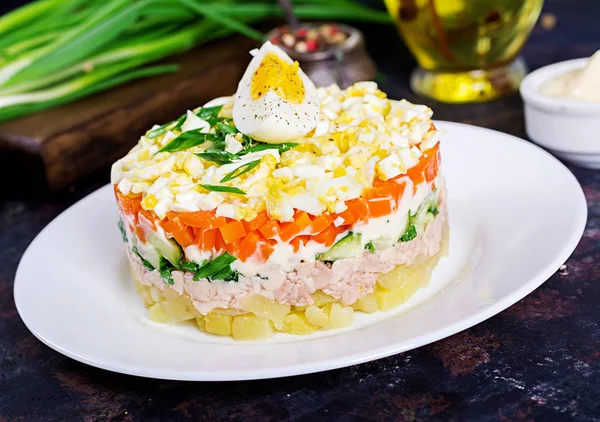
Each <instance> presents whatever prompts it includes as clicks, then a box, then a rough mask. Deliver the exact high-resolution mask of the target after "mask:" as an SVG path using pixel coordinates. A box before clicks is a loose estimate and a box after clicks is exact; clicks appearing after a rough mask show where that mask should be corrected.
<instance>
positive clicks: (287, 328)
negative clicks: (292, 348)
mask: <svg viewBox="0 0 600 422" xmlns="http://www.w3.org/2000/svg"><path fill="white" fill-rule="evenodd" d="M284 323H285V325H284V326H283V328H282V329H281V331H283V332H284V333H290V334H300V335H306V334H312V333H314V332H315V331H317V328H316V327H315V326H313V325H311V324H309V323H308V321H307V320H306V316H305V315H304V314H303V313H291V314H289V315H288V316H286V317H285V320H284Z"/></svg>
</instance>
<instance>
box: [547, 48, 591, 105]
mask: <svg viewBox="0 0 600 422" xmlns="http://www.w3.org/2000/svg"><path fill="white" fill-rule="evenodd" d="M541 93H542V94H544V95H547V96H549V97H559V98H569V99H574V100H584V101H600V50H599V51H597V52H596V53H595V54H594V55H593V56H592V57H590V59H589V60H588V62H587V65H586V66H585V67H584V68H581V69H575V70H572V71H570V72H567V73H565V74H562V75H560V76H557V77H556V78H554V79H552V80H551V81H550V82H548V83H546V84H545V85H544V86H542V89H541Z"/></svg>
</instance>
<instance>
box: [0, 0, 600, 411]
mask: <svg viewBox="0 0 600 422" xmlns="http://www.w3.org/2000/svg"><path fill="white" fill-rule="evenodd" d="M9 3H10V2H6V0H4V1H3V2H2V5H0V8H8V7H9ZM12 3H13V4H16V3H18V2H16V1H13V2H12ZM544 12H545V13H552V14H554V15H556V17H557V19H558V20H557V25H556V27H555V28H554V29H552V30H546V29H543V28H541V26H540V25H538V26H537V27H536V29H535V30H534V32H533V35H532V37H531V39H530V41H529V43H528V44H527V46H526V48H525V50H524V53H523V54H524V56H525V58H526V60H527V62H528V64H529V65H530V67H531V68H537V67H540V66H543V65H546V64H549V63H552V62H555V61H559V60H565V59H570V58H576V57H583V56H588V55H590V54H592V53H593V52H594V51H596V50H597V49H600V1H599V0H547V1H546V5H545V7H544ZM363 29H364V30H365V32H366V34H367V40H368V44H369V50H370V51H371V53H372V55H373V56H374V58H375V59H376V61H377V63H378V64H379V67H380V70H381V71H382V73H383V74H384V75H385V77H386V79H385V83H383V88H384V89H385V90H387V91H388V92H389V93H390V96H391V97H394V98H400V97H407V98H409V99H411V100H416V101H418V102H423V100H420V99H418V98H415V97H414V96H413V95H412V94H410V93H409V92H408V90H407V78H408V74H409V71H410V69H411V67H412V66H413V64H414V63H413V60H412V59H411V58H410V55H409V54H408V53H407V51H406V50H405V49H404V48H403V46H402V44H401V43H400V41H399V40H398V38H397V37H396V35H395V33H394V30H393V29H391V28H384V27H374V26H365V27H363ZM390 40H393V41H390ZM429 105H430V106H432V107H433V108H434V110H435V111H436V116H435V117H436V118H438V119H444V120H454V121H461V122H468V123H471V124H475V125H479V126H484V127H489V128H494V129H497V130H501V131H504V132H508V133H511V134H514V135H517V136H521V137H524V136H525V133H524V127H523V112H522V104H521V100H520V98H519V97H518V96H517V95H514V96H512V97H509V98H506V99H504V100H501V101H496V102H493V103H490V104H486V105H471V106H451V105H442V104H435V103H431V102H430V103H429ZM571 169H572V171H573V172H574V173H575V175H576V176H577V178H578V180H579V181H580V183H581V184H582V186H583V188H584V191H585V195H586V197H587V201H588V206H589V221H588V224H587V228H586V231H585V234H584V235H583V239H582V241H581V243H580V244H579V246H578V247H577V249H576V251H575V253H574V254H573V256H572V257H571V258H570V259H569V260H568V261H567V263H566V268H563V269H562V270H561V271H559V272H558V273H556V274H555V275H554V276H553V277H552V278H550V280H548V281H547V282H546V283H545V284H544V285H543V286H541V287H540V288H539V289H537V290H536V291H535V292H533V293H532V294H531V295H529V296H528V297H526V298H525V299H523V300H522V301H520V302H519V303H517V304H516V305H514V306H512V307H511V308H509V309H508V310H506V311H504V312H502V313H501V314H499V315H497V316H495V317H493V318H491V319H489V320H488V321H486V322H484V323H482V324H479V325H478V326H476V327H474V328H471V329H469V330H467V331H464V332H462V333H459V334H457V335H455V336H452V337H450V338H447V339H445V340H443V341H439V342H437V343H435V344H432V345H429V346H426V347H422V348H420V349H417V350H414V351H411V352H408V353H404V354H401V355H397V356H393V357H390V358H387V359H382V360H379V361H377V362H372V363H367V364H363V365H359V366H354V367H350V368H346V369H340V370H335V371H330V372H325V373H320V374H314V375H306V376H299V377H293V378H285V379H277V380H266V381H251V382H237V383H184V382H168V381H154V380H148V379H141V378H135V377H130V376H124V375H118V374H113V373H109V372H106V371H102V370H98V369H94V368H91V367H88V366H86V365H83V364H80V363H78V362H75V361H72V360H70V359H68V358H66V357H63V356H61V355H59V354H58V353H56V352H54V351H52V350H50V349H49V348H47V347H46V346H44V345H42V344H41V343H40V342H38V341H37V340H36V339H35V338H34V337H33V336H32V335H31V334H30V333H29V332H28V331H27V330H26V328H25V327H24V325H23V324H22V323H21V321H20V319H19V317H18V315H17V312H16V310H15V306H14V302H13V298H12V283H13V279H14V275H15V270H16V267H17V263H18V261H19V259H20V257H21V255H22V254H23V252H24V250H25V248H26V247H27V245H28V244H29V243H30V242H31V240H32V239H33V238H34V237H35V236H36V234H37V233H38V232H39V231H40V230H41V229H42V228H43V227H44V226H45V225H46V224H47V223H48V222H50V221H51V220H52V219H53V218H54V217H55V216H57V215H58V214H59V213H60V212H61V211H63V210H64V209H65V208H67V207H68V206H69V205H71V204H73V203H74V202H75V201H77V200H78V199H80V198H82V197H83V196H85V195H87V194H88V193H89V192H91V191H93V190H95V189H97V188H98V187H100V186H102V185H103V184H105V183H106V182H107V181H108V171H107V170H106V171H103V172H101V173H100V174H96V175H94V176H93V177H90V178H88V179H87V180H84V181H82V182H81V183H80V184H78V185H77V186H73V187H71V188H70V189H68V190H67V191H65V192H61V193H58V194H53V195H47V196H46V197H45V198H41V199H40V198H38V199H32V198H31V197H27V195H26V194H23V196H22V197H11V198H6V195H2V199H1V200H0V251H1V255H0V422H4V421H13V420H15V421H29V420H33V421H53V420H90V421H95V420H98V421H104V420H135V421H148V420H157V419H162V420H165V419H170V420H184V419H189V418H193V419H199V420H240V421H253V420H323V421H327V420H341V421H354V420H365V419H370V420H381V421H391V420H414V419H417V420H426V419H434V420H443V421H446V420H478V421H487V420H502V421H512V420H539V421H549V420H582V421H595V420H600V398H599V391H600V371H599V368H600V327H599V323H600V286H598V281H600V172H598V171H591V170H582V169H577V168H571ZM17 180H18V178H17V175H15V178H14V179H13V180H7V181H4V182H3V183H17ZM0 189H1V188H0ZM541 211H542V212H541V213H540V218H543V210H541ZM40 265H43V263H40ZM65 265H68V257H65Z"/></svg>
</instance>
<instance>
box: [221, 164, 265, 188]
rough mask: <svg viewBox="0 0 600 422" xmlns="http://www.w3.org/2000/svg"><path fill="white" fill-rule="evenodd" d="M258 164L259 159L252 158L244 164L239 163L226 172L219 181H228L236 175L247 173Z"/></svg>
mask: <svg viewBox="0 0 600 422" xmlns="http://www.w3.org/2000/svg"><path fill="white" fill-rule="evenodd" d="M259 164H260V160H254V161H250V162H249V163H246V164H244V165H241V166H239V167H238V168H236V169H235V170H233V171H232V172H230V173H228V174H227V175H226V176H225V177H224V178H222V179H221V183H224V182H229V181H230V180H232V179H235V178H236V177H240V176H241V175H242V174H245V173H248V172H249V171H250V170H252V169H253V168H254V167H256V166H257V165H259Z"/></svg>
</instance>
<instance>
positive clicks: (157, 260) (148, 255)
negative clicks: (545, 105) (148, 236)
mask: <svg viewBox="0 0 600 422" xmlns="http://www.w3.org/2000/svg"><path fill="white" fill-rule="evenodd" d="M137 243H138V244H137V245H136V249H135V250H134V252H135V251H137V253H138V254H139V255H140V257H142V259H144V260H146V261H148V262H149V263H150V264H151V265H152V266H153V267H154V268H160V266H161V260H162V259H163V258H162V256H160V254H159V253H158V251H157V250H156V248H155V247H154V246H152V245H151V244H150V243H142V242H137Z"/></svg>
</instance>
